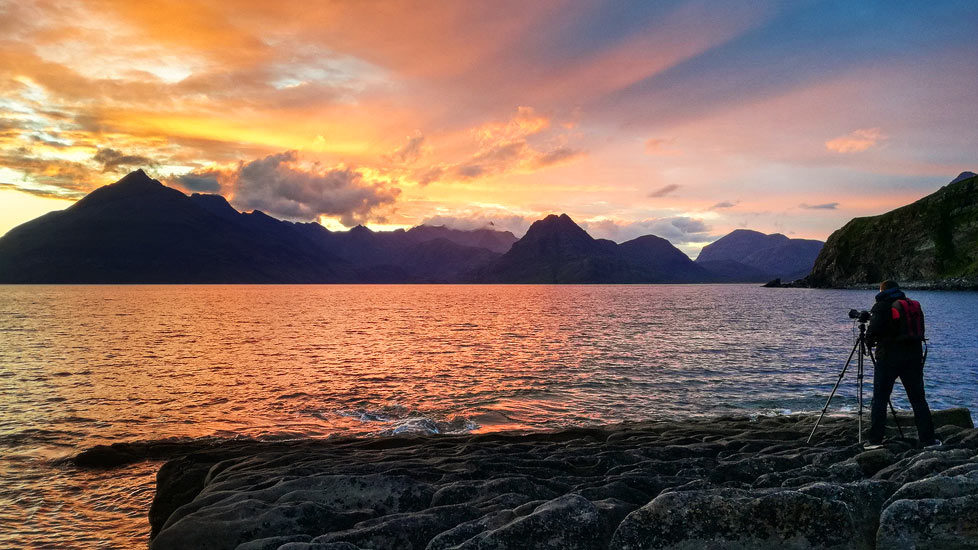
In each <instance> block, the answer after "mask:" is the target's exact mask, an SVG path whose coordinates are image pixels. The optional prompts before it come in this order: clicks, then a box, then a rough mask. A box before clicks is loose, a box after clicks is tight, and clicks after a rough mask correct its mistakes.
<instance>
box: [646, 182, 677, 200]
mask: <svg viewBox="0 0 978 550" xmlns="http://www.w3.org/2000/svg"><path fill="white" fill-rule="evenodd" d="M680 187H681V186H680V185H676V184H675V183H670V184H669V185H664V186H662V187H660V188H658V189H656V190H655V191H652V192H651V193H649V195H648V196H649V198H658V197H664V196H666V195H668V194H669V193H672V192H673V191H676V190H677V189H679V188H680Z"/></svg>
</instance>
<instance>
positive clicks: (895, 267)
mask: <svg viewBox="0 0 978 550" xmlns="http://www.w3.org/2000/svg"><path fill="white" fill-rule="evenodd" d="M884 279H896V280H897V281H899V282H900V283H901V284H903V285H904V286H912V287H913V286H915V287H930V288H970V289H978V176H976V175H975V174H974V172H962V173H961V174H960V175H959V176H958V177H956V178H954V179H953V180H952V181H951V183H948V184H947V185H945V186H943V187H941V188H940V189H939V190H937V191H936V192H934V193H931V194H930V195H927V196H926V197H924V198H922V199H920V200H918V201H916V202H914V203H911V204H908V205H906V206H902V207H900V208H897V209H896V210H892V211H890V212H887V213H885V214H880V215H878V216H869V217H864V218H854V219H852V220H851V221H849V223H847V224H845V225H844V226H843V227H842V228H841V229H838V230H836V231H835V232H834V233H832V235H831V236H829V238H828V240H827V241H826V242H825V247H824V248H823V249H822V252H821V254H819V256H818V259H817V260H816V262H815V267H814V269H813V270H812V273H811V275H810V276H809V277H808V279H807V281H808V283H809V284H810V285H811V286H816V287H852V286H866V285H876V284H879V282H880V281H882V280H884Z"/></svg>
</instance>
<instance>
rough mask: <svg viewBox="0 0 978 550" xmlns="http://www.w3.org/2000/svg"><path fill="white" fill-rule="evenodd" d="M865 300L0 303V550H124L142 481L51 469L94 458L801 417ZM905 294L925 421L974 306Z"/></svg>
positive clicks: (244, 290)
mask: <svg viewBox="0 0 978 550" xmlns="http://www.w3.org/2000/svg"><path fill="white" fill-rule="evenodd" d="M873 294H874V293H873V292H870V291H825V290H806V289H761V288H757V287H754V286H741V285H715V286H703V285H700V286H672V285H666V286H656V285H652V286H6V287H3V286H0V396H2V398H0V547H21V546H26V545H35V546H52V547H59V548H72V547H77V548H92V547H103V548H130V547H137V548H139V547H145V545H146V540H147V533H148V529H149V527H148V522H147V520H146V519H145V517H146V512H147V510H148V508H149V502H150V500H151V499H152V494H153V490H154V477H153V476H154V474H155V470H156V468H158V466H159V464H155V463H144V464H138V465H135V466H132V467H129V468H125V469H122V470H113V471H110V472H103V473H98V472H94V473H93V472H84V471H77V470H74V469H73V468H71V467H68V466H64V465H62V464H61V463H60V462H58V460H57V459H58V458H61V457H64V456H68V455H71V454H73V453H75V452H77V451H78V450H81V449H84V448H88V447H91V446H92V445H95V444H99V443H111V442H116V441H128V440H149V439H160V438H166V437H172V436H190V437H199V436H222V437H241V436H247V437H259V438H279V437H328V436H330V435H331V434H338V433H344V434H349V433H361V434H369V435H375V436H378V437H383V436H384V435H387V434H391V433H396V432H403V431H426V432H441V433H445V432H462V431H492V430H503V429H532V430H536V429H546V428H557V427H561V426H570V425H582V424H594V423H607V422H618V421H622V420H645V419H650V418H663V417H677V416H689V415H704V414H717V413H726V412H747V413H750V414H785V413H788V412H799V411H811V410H818V409H821V407H822V405H823V403H824V400H825V398H826V397H827V395H828V392H829V391H830V390H831V387H832V385H833V384H834V383H835V380H836V377H837V376H838V373H839V371H840V369H841V368H842V364H843V362H844V361H845V358H846V356H847V355H848V353H849V350H850V349H851V346H852V342H853V326H852V324H851V322H850V321H849V320H848V319H847V318H846V312H847V311H848V310H849V308H851V307H856V308H868V307H869V306H870V305H871V303H872V296H873ZM912 296H913V297H914V298H916V299H918V300H920V302H921V303H922V305H923V307H924V310H925V312H926V314H927V316H928V317H927V322H928V332H929V336H930V338H931V352H930V356H929V358H928V365H927V376H926V378H927V392H928V399H929V401H930V403H931V406H932V407H935V408H942V407H950V406H967V407H970V408H971V409H972V410H978V391H976V390H978V342H976V338H975V336H976V334H978V321H976V320H975V318H974V314H975V313H976V312H978V293H953V292H947V293H935V292H914V293H912ZM868 374H869V375H870V376H869V379H870V380H871V373H868ZM866 390H867V391H869V390H870V387H869V384H867V388H866ZM842 391H843V395H842V397H841V398H840V399H837V400H836V401H833V404H834V408H835V409H837V410H851V408H852V407H853V405H854V404H855V373H854V372H853V374H852V376H851V377H849V378H847V381H846V383H845V385H844V386H843V390H842ZM901 391H902V390H901V389H900V388H899V386H898V388H897V391H896V393H895V394H894V395H895V399H894V403H895V405H896V406H897V407H898V408H908V406H907V403H906V399H905V397H903V396H902V395H900V392H901Z"/></svg>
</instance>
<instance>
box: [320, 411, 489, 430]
mask: <svg viewBox="0 0 978 550" xmlns="http://www.w3.org/2000/svg"><path fill="white" fill-rule="evenodd" d="M335 414H337V415H339V416H345V417H348V418H355V419H357V420H359V421H360V422H363V423H365V424H366V423H373V422H377V423H382V424H388V425H390V427H389V428H387V429H384V430H380V431H377V432H375V435H381V436H383V435H401V434H461V433H469V432H471V431H473V430H477V429H479V428H481V426H480V425H479V424H478V423H477V422H475V421H474V420H472V419H470V418H467V417H464V416H453V417H451V418H449V419H447V420H439V419H437V418H432V417H431V416H428V415H425V414H422V413H418V412H415V411H409V410H408V409H407V408H405V407H402V406H400V405H391V406H387V407H383V408H381V409H379V410H370V409H344V410H339V411H336V412H335Z"/></svg>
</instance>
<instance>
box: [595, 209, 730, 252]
mask: <svg viewBox="0 0 978 550" xmlns="http://www.w3.org/2000/svg"><path fill="white" fill-rule="evenodd" d="M581 226H582V227H584V229H586V230H587V231H588V233H590V234H591V236H592V237H595V238H602V239H611V240H613V241H616V242H624V241H627V240H631V239H634V238H636V237H641V236H643V235H655V236H657V237H662V238H663V239H666V240H668V241H669V242H671V243H672V244H674V245H677V246H678V245H682V244H688V243H704V242H708V241H711V240H715V238H716V237H714V236H713V235H711V234H710V231H711V228H710V226H709V225H707V224H706V222H705V221H703V220H701V219H698V218H691V217H688V216H671V217H663V218H650V219H646V220H640V221H635V222H624V221H619V220H611V219H602V220H597V221H583V222H581Z"/></svg>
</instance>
